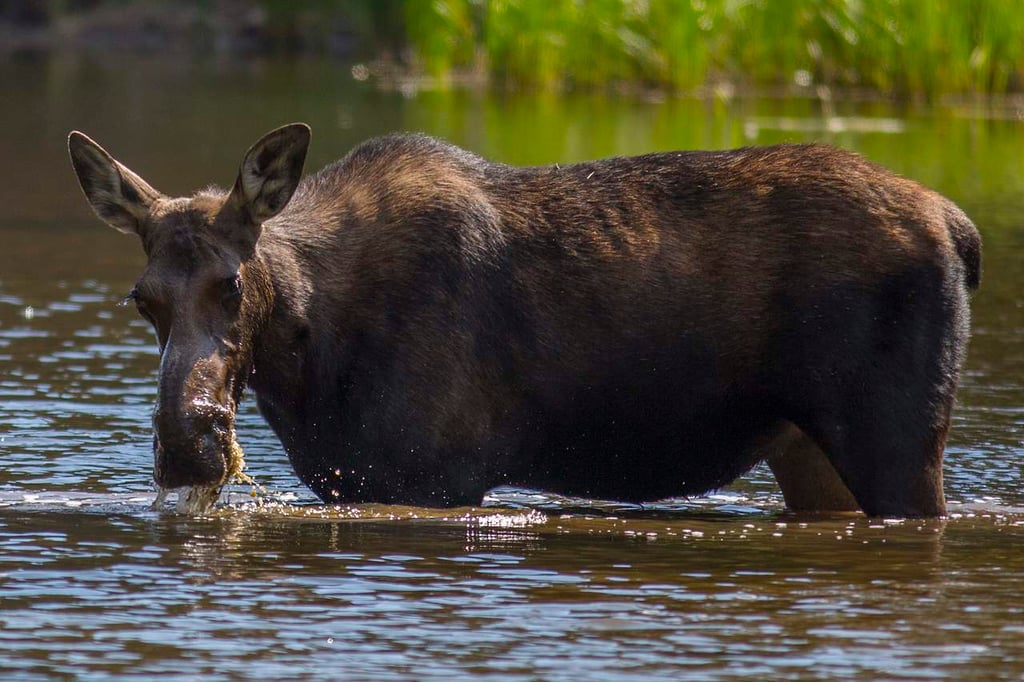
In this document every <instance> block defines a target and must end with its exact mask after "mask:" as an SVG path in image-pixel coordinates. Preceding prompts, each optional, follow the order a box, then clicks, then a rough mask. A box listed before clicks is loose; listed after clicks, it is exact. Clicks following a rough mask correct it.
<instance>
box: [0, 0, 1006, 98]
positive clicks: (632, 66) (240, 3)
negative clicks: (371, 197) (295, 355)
mask: <svg viewBox="0 0 1024 682" xmlns="http://www.w3.org/2000/svg"><path fill="white" fill-rule="evenodd" d="M7 1H8V2H10V3H12V4H10V5H8V6H7V9H6V10H3V11H0V20H3V18H4V14H5V13H6V14H7V15H8V18H10V17H12V16H16V15H17V14H18V13H17V12H15V11H14V10H11V9H10V8H11V7H15V6H20V7H22V8H23V9H24V8H29V10H28V13H29V14H31V13H32V11H34V12H35V14H37V15H40V16H44V17H45V16H48V17H49V18H50V19H51V20H54V22H55V23H56V20H58V19H60V18H66V17H68V16H79V17H80V16H81V15H83V13H88V12H94V13H95V12H101V11H107V12H108V13H110V11H111V10H112V9H113V10H119V9H127V8H129V7H131V8H134V9H137V8H139V7H149V8H152V7H154V6H164V7H165V9H166V10H167V11H168V12H174V13H176V15H177V16H180V13H181V11H182V8H187V9H189V10H190V11H192V12H194V13H195V14H196V16H197V17H199V19H197V23H202V24H203V25H204V26H206V27H210V26H212V27H213V28H212V31H213V32H217V31H218V30H222V31H230V30H231V29H232V26H233V25H237V24H239V23H240V20H239V19H237V17H248V19H247V21H248V22H249V23H250V25H249V26H248V27H247V28H246V30H251V29H253V27H254V26H255V28H256V29H258V32H259V33H260V34H261V35H262V37H263V40H262V41H257V44H258V48H257V49H264V50H282V49H283V50H292V51H306V52H310V51H312V52H317V51H319V52H331V51H332V50H333V51H335V52H337V51H338V49H337V46H338V45H339V44H340V45H343V46H349V47H351V46H355V47H354V48H353V49H358V50H361V53H363V54H369V56H370V57H375V56H376V57H384V58H386V59H387V60H388V61H389V62H390V63H392V64H398V65H399V66H400V67H401V68H404V69H407V70H410V71H411V72H412V73H413V74H417V75H424V76H428V77H431V78H433V79H434V80H435V82H436V83H437V84H438V85H440V86H441V87H445V86H448V85H451V84H452V83H454V82H456V81H457V80H458V79H459V78H460V77H462V76H466V75H468V76H471V77H473V78H474V79H475V80H477V81H483V82H490V83H494V84H498V85H503V86H506V87H510V88H535V89H546V90H564V89H573V88H604V87H616V86H620V85H626V86H639V87H655V88H660V89H665V90H670V91H681V92H686V91H693V90H695V89H698V88H701V87H706V86H717V85H722V84H728V85H729V86H733V87H736V88H775V87H790V86H798V87H811V86H816V85H824V86H830V87H837V88H850V89H867V90H871V91H874V92H880V93H883V94H886V95H892V96H897V97H900V96H902V97H925V98H934V97H935V96H937V95H942V94H949V93H957V94H975V93H977V94H986V95H990V94H1002V93H1007V92H1021V91H1024V2H1022V1H1021V0H185V1H183V2H171V1H170V0H7ZM31 8H35V9H34V10H32V9H31ZM254 12H255V16H256V17H257V19H256V20H253V16H254V14H253V13H254ZM21 14H25V11H22V12H21ZM168 16H170V15H168ZM204 18H205V19H206V20H208V21H205V23H204ZM218 27H219V29H218ZM339 27H341V28H340V29H339ZM339 30H340V33H341V34H344V35H343V39H342V40H340V41H339V40H337V36H338V35H339ZM332 40H334V42H333V43H332ZM332 45H333V46H334V47H332Z"/></svg>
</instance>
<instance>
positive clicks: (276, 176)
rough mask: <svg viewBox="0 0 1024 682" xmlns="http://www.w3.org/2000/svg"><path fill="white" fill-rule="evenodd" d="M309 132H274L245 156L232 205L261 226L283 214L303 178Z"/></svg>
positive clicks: (300, 126)
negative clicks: (264, 222)
mask: <svg viewBox="0 0 1024 682" xmlns="http://www.w3.org/2000/svg"><path fill="white" fill-rule="evenodd" d="M309 138H310V130H309V126H307V125H306V124H305V123H292V124H291V125H286V126H283V127H281V128H278V129H277V130H272V131H271V132H269V133H267V134H266V135H264V136H263V137H261V138H260V139H259V141H257V142H256V144H254V145H253V146H252V147H251V148H250V149H249V151H247V152H246V153H245V157H244V158H243V159H242V167H241V168H240V169H239V171H238V180H236V181H235V187H234V189H233V190H232V191H231V201H232V202H234V204H235V206H236V207H238V208H239V209H242V210H244V211H245V212H246V213H248V214H249V217H250V218H251V219H252V221H253V222H254V223H255V224H257V225H259V224H260V223H262V222H263V221H265V220H269V219H271V218H273V217H274V216H276V215H277V214H278V213H280V212H281V211H282V210H283V209H284V207H285V206H286V205H287V204H288V201H289V200H290V199H291V198H292V194H293V193H294V192H295V188H296V187H298V185H299V180H300V179H301V178H302V166H303V164H304V163H305V162H306V151H307V150H308V149H309Z"/></svg>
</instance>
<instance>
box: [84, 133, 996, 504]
mask: <svg viewBox="0 0 1024 682" xmlns="http://www.w3.org/2000/svg"><path fill="white" fill-rule="evenodd" d="M308 142H309V137H308V131H306V129H305V127H304V126H298V125H296V126H287V127H285V128H282V129H279V130H278V131H274V132H273V133H270V134H269V135H268V136H267V137H265V138H264V139H263V140H261V141H259V142H257V144H256V145H255V146H254V147H253V149H251V150H250V151H249V153H248V154H247V155H246V157H245V160H244V161H243V167H242V170H241V171H240V175H239V180H238V181H236V185H235V189H234V190H233V191H232V192H231V193H224V194H223V195H218V194H216V193H212V194H211V193H210V192H209V191H207V192H204V193H201V194H199V195H196V196H195V197H192V198H189V199H181V200H168V201H163V200H159V201H157V202H156V204H157V205H159V206H160V210H159V211H158V212H154V211H153V210H152V209H146V210H142V209H140V208H139V207H138V206H136V207H134V209H133V211H134V213H135V214H138V215H142V214H144V213H146V211H147V210H148V211H149V214H148V217H146V218H144V219H140V220H141V221H142V223H146V221H149V223H152V222H154V221H155V220H158V221H162V223H164V224H165V227H163V228H161V227H154V226H152V225H150V226H149V227H146V228H145V229H143V230H142V233H143V234H144V236H143V241H144V246H146V248H147V254H148V255H149V259H150V262H149V265H148V266H147V270H148V271H154V270H155V271H160V272H168V271H170V270H172V269H173V266H172V265H170V264H168V262H167V259H168V258H169V257H170V256H168V255H167V254H170V253H172V252H174V248H170V247H168V248H159V247H158V246H155V245H154V244H156V242H158V241H160V240H161V239H163V238H164V237H154V236H153V235H154V234H155V233H158V232H159V233H160V234H164V233H169V228H168V227H166V224H168V223H170V224H172V225H173V226H174V230H178V231H179V232H180V231H182V230H184V231H185V232H187V231H188V229H189V228H188V227H187V225H186V223H187V222H188V221H187V220H185V219H183V218H182V217H181V216H182V215H184V213H185V212H187V211H191V212H192V213H191V214H190V215H192V214H201V217H202V220H201V222H202V223H203V224H202V225H201V226H196V227H195V228H194V231H195V232H196V233H197V234H201V235H202V239H203V240H206V241H210V242H216V241H217V240H218V239H220V240H222V241H223V244H221V245H219V246H218V245H217V244H214V246H215V247H216V248H214V249H213V250H214V251H217V252H219V253H221V254H223V253H228V254H229V257H227V258H226V260H225V258H224V257H223V255H222V256H220V257H219V258H220V260H219V261H218V263H219V264H218V265H217V267H216V268H213V269H212V270H211V272H212V271H216V272H217V273H218V275H217V277H218V278H223V276H224V274H225V271H224V267H223V266H224V263H225V262H227V263H228V264H229V265H230V268H229V271H227V274H232V273H234V272H235V271H236V270H237V278H239V283H240V287H241V288H242V289H244V290H245V292H246V294H245V297H243V299H242V304H241V308H240V309H241V310H242V311H243V312H244V311H246V310H250V311H257V312H251V313H249V314H247V315H242V317H241V318H239V320H235V319H234V318H230V319H227V320H226V321H225V320H221V324H227V325H228V326H229V327H230V328H231V329H236V328H237V329H236V331H235V332H233V333H234V337H237V339H238V340H237V341H234V342H233V343H232V344H229V350H230V352H229V351H224V353H222V354H223V355H224V357H226V358H228V360H225V362H227V363H228V364H231V363H230V362H229V361H230V356H231V354H232V353H235V352H237V353H239V354H240V356H241V357H243V358H244V362H240V363H238V364H239V365H240V366H242V367H243V370H244V371H240V372H235V373H234V375H233V376H234V379H233V383H232V387H231V391H229V393H230V392H234V393H237V392H238V390H239V389H238V387H239V386H240V384H241V383H245V382H247V383H248V385H249V386H250V387H251V388H252V389H253V390H254V391H255V393H256V397H257V400H258V403H259V406H260V409H261V412H262V413H263V415H264V416H265V417H266V419H267V420H268V422H269V423H270V425H271V426H272V427H273V428H274V430H275V432H276V433H277V435H278V436H279V437H280V438H281V440H282V443H283V444H284V446H285V449H286V451H287V453H288V456H289V458H290V460H291V462H292V465H293V467H294V468H295V471H296V472H297V474H298V475H299V477H300V478H301V479H302V480H303V482H305V483H306V484H307V485H308V486H310V488H312V489H313V490H314V492H316V493H317V494H318V495H319V496H320V497H321V498H323V499H324V500H325V501H328V502H342V501H350V502H358V501H375V502H402V503H416V504H441V505H451V504H474V503H477V502H479V500H480V497H481V496H482V494H483V493H484V492H485V491H486V490H487V489H489V488H491V487H494V486H496V485H501V484H511V485H521V486H530V487H537V488H542V489H546V490H551V491H557V492H562V493H567V494H575V495H584V496H591V497H603V498H611V499H619V500H652V499H658V498H664V497H669V496H673V495H689V494H697V493H702V492H705V491H707V490H710V489H713V488H716V487H720V486H722V485H725V484H727V483H729V482H730V481H732V480H733V479H735V478H736V477H737V476H739V475H741V474H742V473H743V472H745V471H747V470H748V469H750V468H751V467H752V466H754V465H755V464H756V463H758V462H760V461H764V460H767V461H768V463H769V464H770V466H771V468H772V471H773V472H774V474H775V476H776V478H777V479H778V481H779V483H780V486H781V487H782V491H783V494H784V496H785V498H786V502H787V504H788V505H789V506H790V507H792V508H795V509H805V510H848V509H857V508H860V509H863V510H864V511H865V512H867V513H868V514H872V515H903V516H934V515H940V514H943V513H944V511H945V503H944V497H943V492H942V457H943V449H944V445H945V441H946V434H947V430H948V427H949V422H950V411H951V409H952V406H953V401H954V396H955V391H956V386H957V382H958V377H959V368H960V365H961V362H962V360H963V357H964V353H965V348H966V343H967V336H968V320H969V312H968V295H969V292H970V291H971V290H973V289H975V288H976V287H977V285H978V279H979V272H980V241H979V237H978V233H977V230H976V229H975V228H974V226H973V225H972V224H971V222H970V221H969V220H968V219H967V217H966V216H964V214H963V213H962V212H961V211H960V210H959V209H958V208H956V206H954V205H953V204H952V203H951V202H949V201H948V200H947V199H945V198H943V197H941V196H940V195H938V194H936V193H934V192H932V191H930V190H928V189H926V188H924V187H922V186H921V185H919V184H917V183H914V182H912V181H909V180H905V179H903V178H900V177H898V176H895V175H893V174H892V173H890V172H889V171H887V170H885V169H883V168H881V167H879V166H876V165H874V164H872V163H870V162H867V161H865V160H864V159H862V158H861V157H859V156H857V155H855V154H852V153H850V152H845V151H842V150H838V149H834V148H831V147H827V146H820V145H783V146H778V147H767V148H751V149H741V150H735V151H729V152H675V153H662V154H650V155H646V156H640V157H631V158H617V159H606V160H602V161H594V162H588V163H581V164H574V165H568V166H550V167H534V168H517V167H511V166H506V165H502V164H495V163H491V162H488V161H485V160H483V159H481V158H479V157H476V156H474V155H472V154H469V153H468V152H465V151H463V150H461V149H458V148H456V147H453V146H451V145H448V144H445V143H443V142H440V141H437V140H433V139H431V138H428V137H425V136H418V135H396V136H389V137H385V138H380V139H376V140H371V141H369V142H366V143H364V144H362V145H360V146H359V147H357V148H356V149H354V150H353V151H352V152H350V153H349V155H348V156H346V157H345V158H343V159H342V160H340V161H338V162H336V163H334V164H332V165H330V166H328V167H327V168H325V169H323V170H322V171H320V172H319V173H317V174H314V175H312V176H309V177H307V178H305V179H302V180H301V181H300V180H299V173H298V171H297V170H296V168H297V166H296V161H295V159H299V161H298V164H299V167H300V166H301V159H302V158H304V156H305V151H306V146H307V145H308ZM102 154H103V155H105V154H106V153H105V152H103V153H102ZM93 156H94V157H95V158H100V156H101V155H100V154H99V153H95V154H93ZM104 158H109V157H108V156H105V157H104ZM111 162H112V159H111ZM113 163H116V162H113ZM80 165H81V164H80ZM116 168H120V169H123V170H124V172H125V173H130V171H127V169H124V168H123V167H121V166H120V165H119V164H118V165H117V166H116ZM81 174H82V171H81V170H80V175H81ZM126 177H128V176H127V175H124V174H122V175H121V178H122V182H127V181H126V180H124V178H126ZM131 178H135V179H137V176H134V174H132V175H131V177H130V178H129V180H130V179H131ZM83 187H85V188H86V192H87V195H88V194H89V182H88V181H87V180H83ZM146 187H147V188H148V186H146ZM246 187H252V188H253V189H252V192H249V193H246V192H245V191H243V190H245V188H246ZM262 188H273V189H274V193H275V195H274V200H273V201H269V200H266V201H265V200H263V199H261V198H260V192H261V191H263V190H262ZM115 189H116V188H115ZM148 191H149V192H153V193H154V195H157V196H159V195H158V193H155V191H154V190H148ZM112 194H116V192H114V191H111V192H107V193H106V194H105V195H104V196H103V197H102V199H103V201H104V202H107V204H109V203H111V201H112V200H111V195H112ZM134 194H135V195H136V198H138V196H139V195H142V196H143V197H145V196H146V193H145V192H139V191H135V192H134ZM261 201H262V202H263V203H262V204H260V205H263V204H268V205H271V208H270V209H267V210H264V211H263V212H262V213H260V212H259V211H255V210H251V209H248V208H246V206H248V205H249V204H251V203H253V202H256V203H257V204H259V202H261ZM113 202H114V203H116V197H115V199H114V200H113ZM174 202H179V203H174ZM246 202H249V203H248V204H247V203H246ZM94 205H95V203H94ZM197 206H198V207H200V208H201V209H202V210H199V211H197V210H196V207H197ZM157 213H159V215H157ZM101 215H103V213H102V212H101ZM175 215H177V216H178V217H177V218H174V217H173V216H175ZM154 216H156V217H155V218H154ZM169 216H170V217H169ZM190 220H195V218H190ZM146 224H148V223H146ZM183 225H185V227H183ZM239 231H241V232H242V233H244V234H245V235H247V238H246V239H244V240H242V242H243V244H244V248H241V249H238V248H236V247H235V246H232V245H233V244H235V243H237V242H238V241H239V240H238V233H239ZM253 240H255V241H253ZM179 241H180V239H179ZM192 267H195V264H193V265H192ZM200 269H202V268H200ZM193 279H195V278H193ZM251 280H252V281H256V282H257V283H259V285H258V286H253V285H252V281H251ZM189 281H190V282H191V281H192V280H189ZM218 281H219V280H218ZM178 286H179V287H180V286H185V285H181V284H179V285H178ZM189 286H192V285H189ZM192 314H193V315H194V313H192ZM218 315H219V316H220V317H221V318H223V317H224V313H223V311H221V312H220V313H218ZM163 317H164V319H165V320H167V322H164V323H163V324H165V325H166V324H169V323H170V322H169V321H170V319H171V318H172V317H173V311H168V312H166V313H165V314H164V316H163ZM158 322H159V321H158ZM195 324H196V323H195V322H194V321H193V322H191V323H190V325H195ZM231 325H235V326H231ZM157 326H159V324H158V325H157ZM206 326H208V325H206ZM206 326H204V325H203V324H199V327H200V328H206ZM239 330H240V331H239ZM159 333H160V330H159V329H158V334H159ZM234 337H233V338H234ZM203 390H204V391H205V392H206V393H207V394H209V393H210V389H209V387H206V388H204V389H203ZM223 403H224V404H225V405H227V407H228V408H229V409H230V410H232V411H233V410H234V409H235V408H236V406H237V400H225V401H223ZM178 456H179V457H185V458H187V457H188V453H185V452H182V453H179V455H178Z"/></svg>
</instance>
